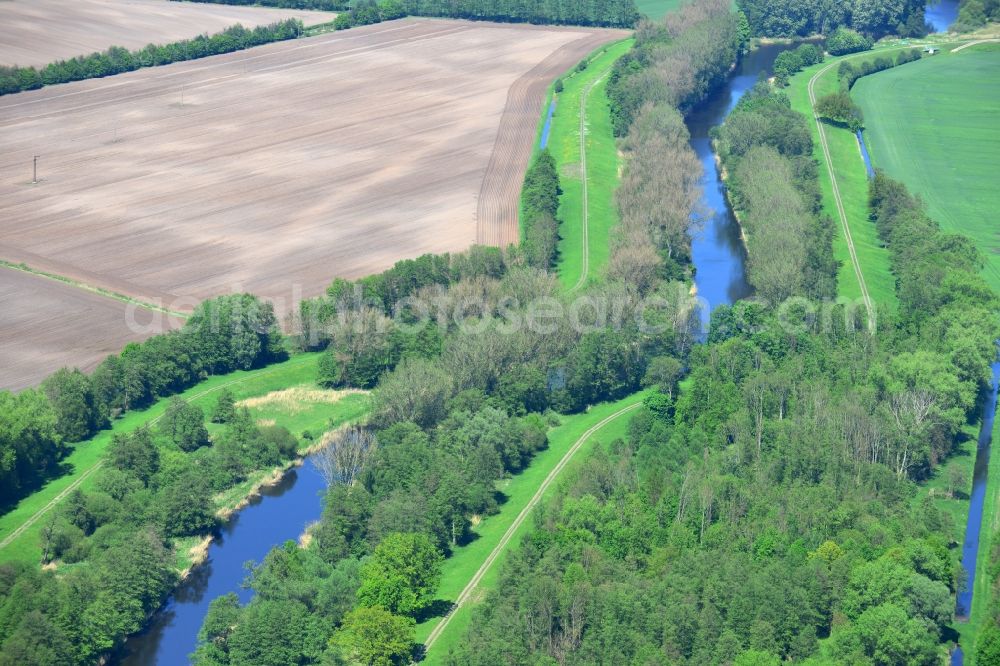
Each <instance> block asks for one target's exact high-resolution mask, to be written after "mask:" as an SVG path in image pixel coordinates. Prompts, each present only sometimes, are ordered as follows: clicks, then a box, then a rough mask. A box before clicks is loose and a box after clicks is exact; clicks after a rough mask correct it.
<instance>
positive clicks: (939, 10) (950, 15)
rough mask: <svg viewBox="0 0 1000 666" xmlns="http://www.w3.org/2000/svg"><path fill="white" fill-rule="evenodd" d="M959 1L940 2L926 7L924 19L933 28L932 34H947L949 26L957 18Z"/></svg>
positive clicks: (945, 0)
mask: <svg viewBox="0 0 1000 666" xmlns="http://www.w3.org/2000/svg"><path fill="white" fill-rule="evenodd" d="M958 5H959V0H941V2H935V3H933V4H929V5H927V9H926V14H925V16H926V19H927V22H928V23H930V24H931V26H932V27H933V28H934V32H947V31H948V28H950V27H951V24H952V23H954V22H955V19H957V18H958Z"/></svg>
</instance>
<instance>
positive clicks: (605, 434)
mask: <svg viewBox="0 0 1000 666" xmlns="http://www.w3.org/2000/svg"><path fill="white" fill-rule="evenodd" d="M644 396H645V393H636V394H634V395H631V396H629V397H627V398H625V399H623V400H620V401H618V402H611V403H604V404H601V405H597V406H595V407H593V408H592V409H591V410H590V411H589V412H587V413H585V414H576V415H573V416H567V417H563V418H562V422H561V423H560V424H559V425H558V426H557V427H555V428H553V429H552V430H550V431H549V447H548V448H547V449H545V450H544V451H541V452H539V453H538V454H537V455H536V456H535V457H534V459H533V460H532V461H531V464H530V465H529V466H528V468H527V469H526V470H524V471H523V472H522V473H521V474H518V475H517V476H514V477H511V478H510V479H507V480H506V481H504V482H503V483H501V484H500V485H499V490H501V491H502V492H503V493H504V494H505V495H506V496H507V498H508V499H507V501H506V502H505V503H504V504H503V505H502V506H501V507H500V513H498V514H496V515H493V516H489V517H488V518H486V519H485V520H483V521H482V522H481V523H480V524H479V525H477V526H476V527H475V529H474V530H473V531H474V532H475V534H476V535H477V537H478V538H476V539H475V540H474V541H472V542H471V543H469V544H468V545H466V546H463V547H461V548H458V549H457V550H455V552H454V553H453V554H452V556H451V557H449V558H448V559H447V560H445V562H444V566H443V568H442V576H441V585H440V587H439V588H438V595H437V596H438V598H439V599H447V600H453V599H455V598H456V597H458V595H459V594H460V593H461V591H462V589H463V588H464V587H465V586H466V584H467V583H468V582H469V580H470V579H471V578H472V577H473V575H474V574H475V573H476V571H477V570H478V569H479V567H480V565H481V564H482V563H483V561H484V560H485V559H486V558H487V556H488V555H489V554H490V552H491V551H492V550H493V548H494V547H496V545H497V543H499V542H500V539H501V537H502V536H503V534H504V532H506V531H507V528H508V527H509V526H510V524H511V523H512V522H513V521H514V519H515V517H516V516H517V515H518V514H519V513H520V512H521V510H522V509H523V508H524V507H525V505H527V503H528V501H529V500H530V499H531V497H532V495H534V494H535V492H536V491H537V489H538V487H539V486H540V485H541V484H542V481H543V480H544V479H545V477H546V476H548V474H549V472H550V471H552V468H553V467H555V465H556V464H557V463H558V462H559V460H560V459H561V458H562V457H563V455H564V454H565V453H566V451H567V450H568V449H569V448H570V447H572V446H573V444H574V443H576V441H577V440H578V439H579V438H580V437H581V435H583V434H584V433H585V432H586V431H587V430H588V429H590V428H591V427H592V426H594V425H595V424H597V423H598V422H600V421H601V420H602V419H604V418H606V417H607V416H609V415H611V414H613V413H614V412H616V411H618V410H619V409H621V408H622V407H625V406H628V405H631V404H634V403H637V402H640V401H641V400H642V398H643V397H644ZM630 416H631V412H630V413H627V414H624V415H623V416H621V417H619V418H617V419H615V420H614V421H611V422H609V423H608V424H607V425H605V426H604V427H603V428H601V429H600V430H599V431H597V432H596V433H595V434H594V435H593V436H592V437H591V438H590V439H589V440H587V442H586V444H584V446H582V447H581V448H580V449H579V451H577V454H576V456H574V458H573V459H572V461H571V462H570V463H569V464H568V465H567V466H566V467H565V468H564V469H563V472H562V474H561V475H560V477H561V478H563V479H565V478H567V477H569V476H570V475H571V474H572V470H573V469H575V468H576V467H577V466H578V465H579V464H580V462H581V461H582V460H584V459H585V458H586V456H587V453H588V451H591V450H593V447H594V446H596V445H597V444H598V443H600V444H609V443H611V442H612V441H614V440H615V439H616V438H619V437H624V436H625V433H626V430H627V428H628V422H629V418H630ZM559 487H560V483H559V482H556V483H553V484H552V485H551V486H549V488H548V490H547V491H546V492H545V494H544V495H543V499H544V498H547V497H550V496H551V495H552V494H554V493H556V492H558V489H559ZM532 525H533V523H532V521H531V519H530V518H529V519H528V520H526V521H525V522H524V523H522V524H521V526H520V528H519V529H518V530H517V532H516V533H515V534H514V538H512V539H511V540H510V541H509V542H508V543H507V546H506V547H505V548H504V550H503V551H501V555H500V557H498V558H497V560H496V561H495V562H494V564H493V567H492V568H491V569H490V570H489V571H488V572H487V573H486V575H485V576H484V577H483V578H482V581H481V582H480V584H479V587H478V590H477V595H476V597H475V601H474V602H472V603H469V604H466V605H465V606H463V607H462V608H460V609H459V610H458V611H457V612H456V613H455V616H454V618H453V619H452V620H451V623H450V624H449V625H448V628H447V629H446V630H445V631H444V633H442V634H441V636H440V637H439V638H438V640H437V642H436V643H435V644H434V646H433V648H432V649H431V650H430V651H429V652H428V655H427V660H426V661H424V662H422V663H425V664H440V663H443V662H444V658H445V657H446V656H447V654H448V651H449V650H450V649H451V647H452V646H454V645H456V644H457V643H458V641H460V640H461V638H462V636H464V635H465V633H466V631H467V630H468V628H469V624H470V622H471V620H472V614H473V612H474V609H475V607H476V606H477V605H478V603H479V602H480V601H481V599H482V598H483V597H484V596H485V594H486V592H487V591H488V590H490V589H492V588H493V587H494V586H495V585H496V582H497V577H498V575H499V573H500V568H501V567H502V566H503V558H504V554H506V552H508V551H509V550H510V548H512V547H516V545H517V544H518V543H520V541H521V539H522V538H523V536H524V535H525V534H526V533H528V531H530V530H531V529H532ZM438 622H440V618H432V619H430V620H427V621H425V622H423V623H421V624H420V625H418V626H417V641H418V642H423V641H424V640H426V638H427V635H428V634H429V633H430V632H431V631H432V630H433V629H434V627H435V626H436V625H437V623H438Z"/></svg>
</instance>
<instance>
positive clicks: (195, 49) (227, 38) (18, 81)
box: [0, 19, 304, 95]
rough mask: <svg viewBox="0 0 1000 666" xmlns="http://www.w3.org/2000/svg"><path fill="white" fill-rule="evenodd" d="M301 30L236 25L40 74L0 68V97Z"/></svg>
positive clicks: (295, 23)
mask: <svg viewBox="0 0 1000 666" xmlns="http://www.w3.org/2000/svg"><path fill="white" fill-rule="evenodd" d="M303 29H304V28H303V27H302V22H301V21H299V20H298V19H288V20H286V21H279V22H277V23H272V24H271V25H264V26H258V27H256V28H244V27H243V26H242V25H239V24H237V25H234V26H232V27H229V28H226V29H225V30H223V31H222V32H219V33H216V34H214V35H199V36H197V37H195V38H194V39H184V40H181V41H179V42H173V43H171V44H149V45H148V46H145V47H143V48H141V49H138V50H136V51H130V50H128V49H126V48H122V47H120V46H112V47H111V48H109V49H108V50H107V51H102V52H100V53H91V54H90V55H87V56H79V57H77V58H70V59H69V60H60V61H58V62H53V63H49V64H48V65H46V66H45V67H43V68H41V69H40V70H39V69H36V68H34V67H8V66H6V65H0V95H7V94H10V93H16V92H21V91H23V90H35V89H36V88H41V87H42V86H50V85H54V84H57V83H68V82H70V81H81V80H83V79H98V78H101V77H104V76H112V75H114V74H121V73H122V72H131V71H133V70H136V69H141V68H143V67H155V66H157V65H167V64H170V63H172V62H181V61H184V60H194V59H196V58H204V57H206V56H210V55H218V54H220V53H230V52H232V51H240V50H242V49H248V48H251V47H253V46H259V45H261V44H268V43H270V42H280V41H284V40H286V39H295V38H296V37H298V36H300V35H301V34H302V31H303Z"/></svg>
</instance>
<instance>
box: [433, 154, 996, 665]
mask: <svg viewBox="0 0 1000 666" xmlns="http://www.w3.org/2000/svg"><path fill="white" fill-rule="evenodd" d="M871 210H872V217H873V219H874V221H875V222H876V224H877V225H878V228H879V233H880V234H881V236H882V238H883V239H884V240H885V241H886V243H887V245H888V246H889V248H890V250H891V252H892V255H893V269H894V271H895V273H896V275H897V277H898V285H897V291H898V294H899V298H900V312H899V316H898V318H897V319H896V320H895V321H892V322H886V321H883V322H881V323H880V335H879V336H878V337H873V336H870V335H869V334H867V333H866V332H864V330H863V329H862V328H860V327H858V326H856V325H853V321H852V319H850V318H847V319H845V318H844V316H843V315H844V313H843V312H842V311H839V312H838V311H835V312H834V313H833V315H834V316H833V317H832V319H831V320H829V321H824V318H823V317H819V316H810V315H809V314H806V316H804V317H801V318H796V319H795V320H794V321H795V324H796V326H792V325H791V322H790V321H789V319H788V313H787V312H786V313H782V312H780V311H779V310H775V309H773V308H771V307H769V306H767V305H766V304H763V303H760V302H744V303H740V304H737V305H736V306H733V307H731V308H727V307H723V308H719V309H718V310H716V311H715V312H714V313H713V317H712V327H711V333H710V337H709V341H708V344H706V345H704V346H696V347H695V348H694V350H693V352H692V353H691V355H690V356H689V357H688V358H687V362H688V364H689V367H690V374H689V376H688V379H687V380H686V381H685V386H684V388H683V389H682V390H681V391H680V392H679V393H677V392H676V391H674V390H673V387H669V386H662V387H661V390H660V391H659V392H658V393H657V394H654V395H652V396H650V397H649V398H648V399H647V400H646V403H645V409H644V410H643V411H642V412H641V413H640V414H639V415H637V416H636V417H635V418H634V419H633V422H632V424H631V428H630V432H629V436H628V438H627V441H619V442H616V443H614V444H613V445H612V446H611V447H610V448H609V449H608V450H607V451H606V452H598V453H595V454H594V456H593V457H592V459H591V460H589V461H588V463H587V464H586V466H585V467H584V468H583V469H582V470H581V471H580V473H579V474H577V475H575V476H574V478H572V480H571V481H569V482H567V483H566V484H565V485H564V487H563V489H562V492H561V493H560V494H559V496H558V497H557V498H556V499H554V500H553V501H551V502H549V503H548V504H547V505H546V506H545V508H544V509H543V510H542V511H540V512H539V514H538V515H537V517H536V521H535V525H536V531H535V532H534V534H532V536H531V537H529V538H528V539H526V540H525V542H524V544H523V545H522V547H521V549H520V550H519V551H518V552H517V554H516V555H515V556H513V557H511V559H510V560H509V562H508V563H507V564H506V565H505V567H504V571H503V574H502V576H501V582H500V584H499V586H498V587H497V589H496V590H495V592H494V593H493V594H491V595H490V597H489V599H488V600H487V602H486V603H485V604H484V607H483V608H482V610H481V611H480V612H479V614H478V617H477V618H476V619H475V620H474V621H473V623H472V627H473V628H472V629H471V630H470V632H469V634H468V636H467V637H466V640H465V641H464V642H463V644H462V645H463V647H462V648H460V649H459V651H458V652H457V653H456V654H455V655H453V656H452V662H453V663H456V664H470V663H471V664H497V663H528V662H531V663H536V662H537V663H547V662H546V661H545V660H546V659H549V660H551V661H552V663H581V664H582V663H594V662H595V661H609V662H614V663H635V662H647V663H648V662H650V661H653V662H655V661H658V660H663V659H665V660H667V661H670V662H671V663H691V664H729V663H732V664H775V665H776V664H778V663H781V662H782V661H785V660H788V659H792V660H794V661H797V662H800V663H811V664H854V665H856V664H937V663H940V661H941V659H942V657H941V651H940V646H939V642H940V641H941V640H942V637H943V636H944V635H945V627H946V625H947V624H948V623H949V622H950V621H951V618H952V614H953V608H954V597H953V594H954V590H955V589H956V586H957V585H958V584H960V582H961V580H962V574H961V572H960V569H959V567H958V565H957V556H956V553H955V548H954V544H952V543H949V540H948V537H947V536H946V535H950V534H952V533H953V526H952V525H950V524H949V522H948V518H947V516H946V515H944V514H942V513H940V512H939V511H938V510H937V509H935V508H934V506H933V505H932V504H931V503H930V502H929V501H916V498H917V497H918V493H917V485H916V483H915V482H917V481H920V480H922V479H925V478H927V477H928V475H929V474H931V473H932V471H933V469H934V468H935V467H936V465H937V464H938V463H939V462H940V461H942V460H943V459H945V458H946V457H947V456H948V455H950V454H951V453H952V452H953V451H954V447H955V444H956V441H958V438H960V437H962V436H963V435H962V429H963V426H965V424H967V423H971V422H974V419H975V415H976V414H977V408H978V397H979V396H980V395H981V393H982V392H983V390H984V387H985V386H986V384H987V382H988V377H989V375H988V366H989V364H990V362H991V361H992V360H993V359H994V358H995V355H996V347H995V345H994V343H993V340H994V339H996V336H997V334H998V332H1000V327H998V322H997V317H996V308H997V305H998V301H997V297H996V296H995V295H994V294H993V293H992V292H991V291H990V290H989V289H988V287H987V286H986V285H985V283H984V282H983V281H982V279H981V278H980V277H979V275H978V271H979V269H980V267H981V257H980V256H979V255H978V253H977V252H976V250H975V248H974V247H973V246H972V244H971V243H969V242H968V240H966V239H964V238H962V237H958V236H953V235H948V234H943V233H941V232H940V231H939V230H938V228H937V226H936V225H935V224H934V222H933V221H932V220H930V219H929V218H928V217H927V216H926V214H925V213H924V212H923V208H922V206H921V204H920V203H919V201H918V200H916V199H915V198H914V197H912V196H911V195H910V194H909V193H907V192H906V190H905V188H904V187H903V186H902V185H901V184H899V183H896V182H894V181H891V180H890V179H888V178H886V177H885V176H884V175H882V174H879V175H878V176H877V177H876V179H875V181H873V183H872V192H871ZM751 258H752V254H751ZM990 635H991V636H992V634H990ZM983 649H986V648H983ZM985 663H990V662H985Z"/></svg>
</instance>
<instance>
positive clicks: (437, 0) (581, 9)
mask: <svg viewBox="0 0 1000 666" xmlns="http://www.w3.org/2000/svg"><path fill="white" fill-rule="evenodd" d="M404 16H431V17H440V18H459V19H470V20H473V21H500V22H505V23H537V24H553V25H592V26H603V27H611V28H629V27H632V26H633V25H634V24H635V22H636V21H637V20H639V10H638V9H636V6H635V0H592V1H591V2H584V3H581V2H576V1H575V0H501V1H500V2H496V1H490V0H359V1H358V2H354V3H352V4H351V10H350V11H349V12H344V13H343V14H341V15H339V16H338V17H337V20H336V21H335V25H336V27H337V29H338V30H343V29H346V28H352V27H354V26H358V25H371V24H373V23H380V22H382V21H391V20H392V19H398V18H403V17H404Z"/></svg>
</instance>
